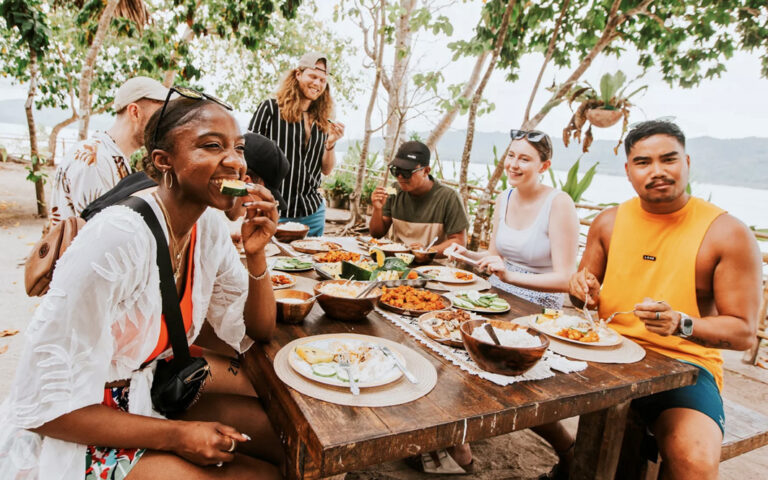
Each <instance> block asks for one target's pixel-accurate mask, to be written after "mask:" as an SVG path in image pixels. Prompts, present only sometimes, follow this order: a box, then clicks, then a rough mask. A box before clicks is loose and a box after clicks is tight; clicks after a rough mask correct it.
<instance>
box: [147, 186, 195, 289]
mask: <svg viewBox="0 0 768 480" xmlns="http://www.w3.org/2000/svg"><path fill="white" fill-rule="evenodd" d="M152 196H154V197H155V200H157V204H158V205H159V206H160V211H161V212H163V218H164V219H165V223H166V225H168V233H169V235H168V236H169V237H171V245H172V247H173V253H174V254H175V256H174V255H172V256H171V258H172V259H174V258H175V261H173V262H172V263H173V280H174V281H178V280H179V270H181V265H182V263H183V262H184V256H183V254H184V253H185V252H186V250H187V246H188V245H189V239H190V237H191V235H190V234H191V233H192V232H191V231H189V232H187V234H186V235H185V236H184V244H183V245H182V247H181V248H179V245H178V243H176V235H175V233H174V232H173V226H172V225H171V217H170V215H168V211H167V210H166V209H165V204H164V203H163V201H162V200H161V199H160V195H158V194H157V192H152Z"/></svg>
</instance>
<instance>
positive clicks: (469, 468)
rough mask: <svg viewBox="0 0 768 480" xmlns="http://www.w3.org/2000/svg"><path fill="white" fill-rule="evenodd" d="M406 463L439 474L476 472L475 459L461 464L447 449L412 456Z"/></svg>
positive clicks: (419, 469) (420, 470)
mask: <svg viewBox="0 0 768 480" xmlns="http://www.w3.org/2000/svg"><path fill="white" fill-rule="evenodd" d="M405 463H406V464H407V465H408V466H409V467H411V468H413V469H414V470H417V471H419V472H422V473H431V474H437V475H466V474H468V473H472V472H474V467H475V465H474V463H475V462H474V460H472V461H471V462H469V464H467V465H459V464H458V463H457V462H456V460H454V459H453V457H452V456H451V455H450V454H449V453H448V450H445V449H442V450H437V451H434V452H427V453H422V454H421V455H416V456H415V457H410V458H408V459H406V462H405Z"/></svg>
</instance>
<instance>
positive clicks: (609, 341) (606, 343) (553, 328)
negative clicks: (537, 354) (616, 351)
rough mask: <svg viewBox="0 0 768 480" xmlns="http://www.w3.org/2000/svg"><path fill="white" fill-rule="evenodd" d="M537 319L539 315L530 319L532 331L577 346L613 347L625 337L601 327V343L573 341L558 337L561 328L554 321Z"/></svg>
mask: <svg viewBox="0 0 768 480" xmlns="http://www.w3.org/2000/svg"><path fill="white" fill-rule="evenodd" d="M537 317H538V315H531V316H530V318H529V319H528V324H529V325H530V326H531V328H532V329H534V330H536V331H539V332H541V333H543V334H544V335H549V336H550V337H552V338H555V339H557V340H560V341H563V342H569V343H575V344H576V345H581V346H584V347H612V346H614V345H618V344H620V343H621V342H622V341H623V340H624V337H622V336H621V335H619V334H618V333H617V332H616V331H614V330H612V329H611V328H608V327H601V328H598V331H597V334H598V335H599V336H600V341H598V342H580V341H578V340H573V339H572V338H568V337H562V336H560V335H558V334H557V332H558V331H560V330H561V328H559V327H558V326H557V325H555V322H554V320H549V321H546V322H544V323H536V318H537Z"/></svg>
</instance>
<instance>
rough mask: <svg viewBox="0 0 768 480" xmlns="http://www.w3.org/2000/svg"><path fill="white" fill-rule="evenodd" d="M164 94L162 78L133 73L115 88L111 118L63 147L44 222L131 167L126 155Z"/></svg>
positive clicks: (67, 212)
mask: <svg viewBox="0 0 768 480" xmlns="http://www.w3.org/2000/svg"><path fill="white" fill-rule="evenodd" d="M167 95H168V89H167V88H165V87H164V86H163V84H162V83H160V82H158V81H157V80H154V79H152V78H148V77H133V78H131V79H129V80H127V81H126V82H125V83H123V85H122V86H120V88H118V89H117V92H115V100H114V103H113V105H112V107H113V109H114V111H115V113H116V114H117V116H116V118H115V123H114V124H112V126H111V127H110V128H109V129H108V130H107V131H105V132H98V131H97V132H94V133H93V135H91V137H90V138H88V139H87V140H84V141H81V142H78V143H77V144H76V145H75V146H74V147H71V148H70V149H69V150H68V151H66V152H65V153H64V158H63V159H62V160H61V162H60V163H59V165H58V167H57V168H56V174H55V176H54V180H53V189H52V192H51V203H50V212H49V218H50V223H49V225H48V227H49V228H50V227H52V226H54V225H56V224H57V223H59V222H61V221H62V220H64V219H66V218H67V217H71V216H75V215H80V213H81V212H82V211H83V209H85V207H87V206H88V204H89V203H91V202H92V201H93V200H95V199H96V198H98V197H100V196H101V195H102V194H103V193H105V192H106V191H107V190H109V189H111V188H112V187H114V186H115V185H116V184H117V182H119V181H120V180H121V179H122V178H125V177H126V176H128V175H129V174H130V173H131V171H132V169H131V163H130V160H131V155H133V153H134V152H136V151H137V150H138V149H139V148H141V146H142V145H144V128H145V127H146V125H147V122H148V121H149V117H151V116H152V114H153V113H155V111H156V110H157V109H158V108H160V107H161V106H162V104H163V101H164V100H165V97H166V96H167Z"/></svg>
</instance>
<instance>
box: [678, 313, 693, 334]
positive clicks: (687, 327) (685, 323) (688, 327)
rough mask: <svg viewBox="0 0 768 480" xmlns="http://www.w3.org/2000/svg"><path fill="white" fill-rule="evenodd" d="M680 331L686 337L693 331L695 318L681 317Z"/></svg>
mask: <svg viewBox="0 0 768 480" xmlns="http://www.w3.org/2000/svg"><path fill="white" fill-rule="evenodd" d="M680 332H681V333H682V334H683V335H685V336H686V337H687V336H689V335H690V334H692V333H693V319H692V318H690V317H683V318H681V319H680Z"/></svg>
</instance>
